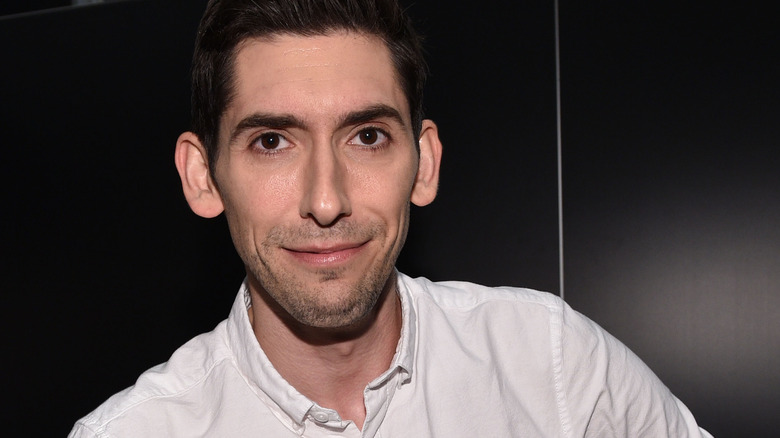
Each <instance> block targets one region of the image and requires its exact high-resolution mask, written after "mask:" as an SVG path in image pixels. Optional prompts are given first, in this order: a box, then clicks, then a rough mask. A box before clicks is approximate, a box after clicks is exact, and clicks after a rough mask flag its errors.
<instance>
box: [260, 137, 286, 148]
mask: <svg viewBox="0 0 780 438" xmlns="http://www.w3.org/2000/svg"><path fill="white" fill-rule="evenodd" d="M258 143H260V146H261V147H262V148H263V149H276V148H278V147H279V143H281V139H280V136H279V134H263V135H261V136H260V138H259V139H258Z"/></svg>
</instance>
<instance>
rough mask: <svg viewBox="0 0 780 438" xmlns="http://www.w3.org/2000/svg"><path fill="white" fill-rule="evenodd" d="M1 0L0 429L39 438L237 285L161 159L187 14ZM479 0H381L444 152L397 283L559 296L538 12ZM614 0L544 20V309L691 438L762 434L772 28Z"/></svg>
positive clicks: (774, 216) (534, 7)
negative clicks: (635, 362)
mask: <svg viewBox="0 0 780 438" xmlns="http://www.w3.org/2000/svg"><path fill="white" fill-rule="evenodd" d="M22 3H23V2H4V3H3V5H2V6H1V7H0V14H4V15H6V16H5V17H4V18H0V50H1V51H0V56H1V58H0V59H2V60H3V62H2V63H3V67H2V68H0V93H1V94H0V99H2V104H1V105H0V117H1V118H0V128H2V130H1V131H0V133H1V134H0V139H1V140H2V142H3V146H4V150H5V159H3V160H1V164H0V166H1V167H0V169H2V175H3V180H2V181H3V201H4V202H3V203H2V205H3V212H4V214H3V215H2V221H3V222H2V225H3V226H2V235H0V238H1V239H2V245H3V248H4V250H3V254H4V259H5V260H6V262H5V263H4V264H3V275H2V282H1V283H0V291H2V292H3V293H2V300H3V301H2V312H3V314H2V321H3V327H2V328H3V330H2V336H3V339H2V342H3V346H4V356H3V357H4V360H3V369H2V370H3V375H4V376H5V377H4V379H3V385H4V388H3V394H4V395H5V396H6V400H8V401H9V402H10V403H6V405H9V404H10V405H11V409H10V410H9V409H8V407H6V409H5V410H4V416H8V418H7V420H6V421H5V424H8V425H9V429H10V430H25V431H28V432H27V433H26V434H27V435H30V434H31V435H36V436H37V435H40V436H64V435H66V434H67V432H68V430H69V429H70V427H71V426H72V424H73V422H74V421H75V420H76V419H77V418H79V417H81V416H83V415H85V414H86V413H87V412H89V411H90V410H91V409H93V408H95V407H96V406H97V405H98V404H99V403H101V402H102V401H103V400H105V399H106V398H107V397H108V396H110V395H111V394H113V393H115V392H117V391H119V390H121V389H123V388H125V387H127V386H129V385H131V384H132V383H133V381H134V380H135V378H136V377H137V376H138V375H139V374H140V373H141V372H143V371H144V370H145V369H147V368H149V367H151V366H152V365H155V364H157V363H159V362H162V361H165V360H166V359H167V358H168V356H169V355H170V354H171V352H172V351H173V350H174V349H175V348H176V347H178V346H179V345H181V344H182V343H184V342H186V341H187V340H188V339H189V338H191V337H192V336H194V335H196V334H198V333H201V332H204V331H207V330H210V329H211V328H213V326H214V325H216V324H217V323H218V322H219V321H220V320H222V319H224V318H225V316H226V315H227V313H228V310H229V307H230V304H231V303H232V300H233V298H234V296H235V292H236V290H237V288H238V286H239V284H240V281H241V279H242V277H243V273H242V267H241V264H240V262H239V260H238V257H237V256H236V255H235V252H234V251H233V248H232V244H231V242H230V238H229V236H228V233H227V229H226V225H225V223H224V220H223V218H221V217H220V218H217V219H214V220H205V219H201V218H199V217H197V216H195V215H194V214H192V213H191V212H190V211H189V208H188V207H187V205H186V203H185V201H184V199H183V196H182V195H181V189H180V182H179V180H178V176H177V174H176V171H175V168H174V166H173V146H174V144H175V141H176V137H177V136H178V134H179V133H180V132H181V131H183V130H186V129H187V128H188V111H189V79H188V70H189V59H190V56H191V51H192V44H193V41H194V33H195V28H196V26H197V21H198V19H199V17H200V14H201V13H202V9H203V5H204V3H205V2H204V1H203V0H198V1H193V0H164V1H163V0H159V1H154V0H135V1H127V2H111V3H108V4H102V5H94V6H85V7H78V8H69V7H65V6H66V5H67V3H68V2H64V3H65V4H56V5H55V4H51V2H50V3H48V4H46V5H44V4H39V5H35V3H34V2H24V4H25V6H24V7H21V6H15V5H17V4H19V5H21V4H22ZM61 3H62V2H61ZM493 3H498V2H480V4H463V5H459V6H457V5H454V4H449V5H448V8H447V9H445V10H443V9H441V6H438V7H437V6H436V4H434V2H431V1H423V0H419V1H417V2H411V1H408V2H405V4H408V5H410V12H411V14H412V15H413V16H414V17H415V18H416V19H417V21H418V26H419V28H420V29H421V30H422V31H423V33H424V34H426V35H427V44H426V46H427V48H428V51H429V52H430V56H429V59H430V64H431V70H432V76H431V79H430V82H429V86H428V88H427V91H426V93H427V95H426V102H427V108H426V109H427V113H428V116H429V117H431V118H433V119H434V120H436V121H437V123H438V124H439V127H440V131H441V136H442V140H443V142H444V146H445V151H444V152H445V155H444V159H443V168H442V181H441V190H440V195H439V198H438V199H437V200H436V201H435V202H434V203H433V204H432V205H431V206H428V207H425V208H422V209H417V208H414V209H413V211H412V215H413V218H412V228H411V230H410V235H409V241H408V243H407V247H406V249H405V251H404V253H403V254H402V258H401V260H399V267H400V268H401V269H402V270H403V271H404V272H407V273H409V274H412V275H425V276H427V277H429V278H432V279H434V280H444V279H461V280H471V281H476V282H480V283H485V284H490V285H505V284H506V285H519V286H527V287H532V288H536V289H542V290H547V291H550V292H553V293H560V292H561V290H560V283H559V255H560V254H559V239H558V171H557V135H556V86H555V85H556V83H555V73H556V71H555V14H554V4H553V2H552V1H539V0H535V1H521V2H514V3H512V4H511V6H510V5H505V4H493ZM636 3H639V2H630V3H629V2H619V1H615V0H612V1H600V2H574V1H561V4H560V25H561V28H560V49H561V90H562V93H561V114H562V117H561V122H562V127H563V129H562V136H561V139H562V145H563V149H562V150H563V154H562V160H563V172H562V179H563V187H562V193H563V198H562V204H563V230H564V233H563V237H564V239H563V263H564V273H565V275H564V292H565V294H564V296H565V298H566V300H567V301H568V302H569V303H570V304H571V305H572V306H573V307H574V308H575V309H578V310H580V311H581V312H583V313H585V314H586V315H588V316H589V317H591V318H593V319H594V320H595V321H596V322H598V323H600V324H601V325H603V326H604V327H605V328H607V329H608V330H609V331H610V332H612V333H613V334H615V335H616V336H617V337H618V338H619V339H621V340H622V341H624V342H625V343H626V344H627V345H628V346H629V347H631V348H632V349H633V350H634V351H635V352H636V353H637V354H638V355H639V356H640V357H641V358H642V359H644V360H645V361H646V362H647V363H648V364H649V365H650V366H651V368H653V369H654V370H655V371H656V372H657V374H658V375H659V376H660V377H661V379H662V380H663V381H664V382H665V383H667V385H669V387H670V388H671V389H672V391H673V392H674V393H675V394H676V395H677V396H678V397H679V398H681V399H682V400H683V401H684V402H685V403H686V404H687V405H688V407H689V408H690V409H691V410H692V411H693V413H694V415H695V416H696V417H697V420H698V421H699V423H700V424H701V425H702V426H703V427H705V428H706V429H708V430H709V431H710V432H711V433H713V434H714V435H715V436H768V435H770V433H771V432H772V431H775V430H776V428H777V426H778V423H777V421H776V419H775V416H776V415H775V412H776V411H777V409H778V408H780V373H778V372H777V371H776V370H777V369H780V322H778V321H779V320H780V318H778V315H780V231H778V230H779V229H780V226H779V225H780V171H778V168H779V166H780V152H778V146H780V144H779V143H780V142H779V141H778V138H780V136H779V135H778V134H780V133H779V132H778V131H780V123H778V122H780V95H779V94H780V89H779V87H778V85H777V84H776V81H777V78H778V77H780V71H778V70H780V67H778V65H780V63H778V55H777V54H778V53H780V52H779V50H780V47H778V46H779V45H780V37H779V36H778V34H777V32H778V30H777V29H778V28H780V26H778V22H777V21H778V20H777V18H775V17H774V16H772V14H771V13H769V11H765V10H761V9H760V8H756V6H755V5H750V6H752V8H748V7H747V6H738V5H736V4H731V3H726V2H704V1H695V2H670V1H656V2H642V3H641V4H636ZM34 5H35V7H37V8H44V7H58V9H51V10H48V11H43V12H37V13H30V12H25V11H29V10H31V9H32V8H33V6H34ZM9 14H17V15H9ZM14 426H16V428H14Z"/></svg>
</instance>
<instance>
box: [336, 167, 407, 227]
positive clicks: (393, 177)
mask: <svg viewBox="0 0 780 438" xmlns="http://www.w3.org/2000/svg"><path fill="white" fill-rule="evenodd" d="M404 158H406V157H404ZM416 163H417V161H416V156H415V157H414V160H409V159H405V160H398V161H397V162H395V164H394V163H388V164H385V165H381V166H357V168H355V169H352V170H351V171H350V174H351V179H352V181H353V182H352V184H351V189H352V195H353V196H352V197H353V198H355V197H356V196H359V197H360V198H361V199H362V200H363V202H365V204H366V205H367V206H369V208H370V209H371V210H373V211H374V213H378V214H381V215H382V216H384V217H385V219H386V220H397V219H396V218H399V217H403V215H404V214H405V211H406V209H407V205H408V203H409V198H410V195H411V190H412V186H413V183H414V178H415V175H416V173H417V168H416ZM356 200H357V199H353V201H356ZM353 207H354V206H353Z"/></svg>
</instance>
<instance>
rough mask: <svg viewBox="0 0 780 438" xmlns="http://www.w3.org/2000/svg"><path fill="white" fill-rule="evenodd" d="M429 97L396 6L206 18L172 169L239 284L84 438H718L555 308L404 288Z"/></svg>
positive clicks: (646, 374)
mask: <svg viewBox="0 0 780 438" xmlns="http://www.w3.org/2000/svg"><path fill="white" fill-rule="evenodd" d="M424 76H425V67H424V62H423V59H422V56H421V48H420V42H419V39H418V37H417V36H416V35H415V33H414V32H413V30H412V28H411V26H410V25H409V23H408V20H407V18H406V17H405V16H404V14H403V13H402V11H401V9H400V8H399V6H398V5H397V4H396V3H395V2H394V1H392V0H376V1H367V0H321V1H313V0H267V1H266V0H222V1H220V0H213V1H211V2H210V3H209V5H208V7H207V10H206V13H205V15H204V17H203V20H202V22H201V27H200V30H199V32H198V39H197V41H196V49H195V56H194V66H193V128H194V129H193V132H187V133H184V134H182V135H181V136H180V137H179V139H178V142H177V145H176V153H175V161H176V167H177V169H178V171H179V174H180V176H181V180H182V186H183V190H184V194H185V197H186V199H187V201H188V202H189V205H190V206H191V208H192V210H193V211H194V212H195V213H197V214H199V215H201V216H204V217H213V216H216V215H219V214H221V213H222V212H224V213H225V215H226V217H227V220H228V224H229V227H230V232H231V236H232V238H233V242H234V244H235V247H236V250H237V251H238V253H239V255H240V256H241V258H242V260H243V262H244V264H245V266H246V272H247V276H246V280H245V281H244V283H243V285H242V286H241V289H240V290H239V293H238V296H237V298H236V301H235V304H234V306H233V309H232V311H231V313H230V316H229V318H228V319H227V320H226V321H224V322H223V323H221V324H220V325H219V326H217V328H216V329H215V330H214V331H212V332H210V333H207V334H204V335H201V336H198V337H196V338H194V339H193V340H192V341H190V342H189V343H187V344H185V345H184V346H183V347H181V348H180V349H179V350H177V351H176V352H175V353H174V354H173V356H172V357H171V358H170V360H169V361H168V362H167V363H165V364H162V365H160V366H158V367H155V368H152V369H150V370H149V371H147V372H146V373H144V374H143V375H142V376H141V377H140V378H139V380H138V381H137V382H136V384H135V385H134V386H133V387H131V388H128V389H127V390H125V391H123V392H121V393H119V394H116V395H115V396H113V397H112V398H110V399H109V400H108V401H106V402H105V403H104V404H103V405H102V406H101V407H99V408H98V409H97V410H96V411H94V412H92V413H91V414H89V415H88V416H87V417H85V418H83V419H82V420H80V421H79V422H77V424H76V426H75V427H74V429H73V431H72V432H71V436H72V437H120V436H133V437H135V436H143V437H150V436H165V437H176V436H187V437H190V436H217V437H223V436H271V437H285V436H307V437H318V436H352V437H357V436H365V437H374V436H384V437H422V436H433V437H459V436H463V437H474V436H491V437H492V436H500V437H504V436H567V437H568V436H602V437H603V436H630V437H635V436H701V435H702V434H705V436H707V435H706V433H705V432H702V431H700V429H699V428H698V426H697V425H696V423H695V421H694V419H693V417H692V416H691V414H690V412H689V411H688V410H687V409H686V408H685V406H684V405H683V404H682V403H681V402H679V401H678V400H677V399H676V398H674V396H673V395H672V394H670V393H669V391H668V390H667V389H666V388H665V387H664V386H663V384H662V383H661V382H660V381H659V380H658V379H657V378H656V377H655V376H654V375H653V374H652V373H651V372H650V371H649V370H648V369H647V368H646V367H645V366H644V365H643V364H642V363H641V361H639V359H637V358H636V357H635V356H634V355H633V354H632V353H631V352H630V351H628V350H627V349H626V348H625V347H624V346H623V345H622V344H620V343H619V342H618V341H616V340H615V339H614V338H612V337H610V336H609V335H608V334H607V333H605V332H604V331H602V330H601V329H600V328H599V327H597V326H596V325H595V324H594V323H592V322H591V321H589V320H587V319H585V318H584V317H582V316H581V315H579V314H577V313H576V312H574V311H573V310H571V309H569V308H568V307H567V306H566V305H565V304H564V303H563V302H562V301H560V300H559V299H558V298H557V297H554V296H552V295H549V294H544V293H539V292H534V291H529V290H522V289H509V288H503V289H493V288H487V287H482V286H478V285H474V284H468V283H456V282H449V283H431V282H429V281H427V280H425V279H412V278H409V277H407V276H404V275H403V274H400V273H398V272H397V271H396V270H395V268H394V264H395V261H396V258H397V256H398V254H399V252H400V250H401V247H402V246H403V243H404V240H405V237H406V231H407V227H408V220H409V205H410V202H412V203H414V204H415V205H418V206H424V205H426V204H428V203H430V202H432V201H433V199H434V198H435V196H436V191H437V184H438V176H439V163H440V160H441V153H442V146H441V143H440V142H439V138H438V133H437V128H436V125H435V124H434V123H433V122H431V121H429V120H423V118H422V111H421V108H422V102H421V100H422V99H421V90H422V87H423V82H424Z"/></svg>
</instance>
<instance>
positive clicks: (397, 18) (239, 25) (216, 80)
mask: <svg viewBox="0 0 780 438" xmlns="http://www.w3.org/2000/svg"><path fill="white" fill-rule="evenodd" d="M339 30H346V31H354V32H357V33H362V34H366V35H371V36H376V37H378V38H379V39H381V40H382V41H383V42H384V44H385V45H386V46H387V48H388V49H389V51H390V57H391V61H392V62H393V66H394V68H395V72H396V75H397V78H396V80H398V81H399V84H400V86H401V89H402V90H403V92H404V94H405V95H406V99H407V103H408V104H409V111H410V114H411V122H412V131H413V133H414V138H415V145H417V139H418V138H419V136H420V131H421V129H422V128H421V126H422V119H423V108H422V94H423V88H424V84H425V77H426V74H427V67H426V64H425V60H424V57H423V49H422V37H421V36H420V35H419V34H418V33H417V32H416V31H415V30H414V28H413V26H412V23H411V18H410V17H409V16H408V15H407V14H406V13H405V11H404V10H403V9H402V8H401V6H400V5H399V4H398V2H397V0H210V1H209V3H208V5H207V6H206V11H205V12H204V14H203V18H202V19H201V21H200V25H199V28H198V34H197V38H196V40H195V51H194V55H193V60H192V102H191V105H192V108H191V110H192V114H191V117H192V130H193V132H194V133H195V134H196V135H197V136H198V138H199V139H200V140H201V141H202V142H203V144H204V147H205V148H206V152H207V155H208V160H209V170H210V171H211V172H212V175H213V174H214V169H215V167H214V166H215V163H216V159H217V155H218V153H217V143H218V139H219V125H220V121H221V119H222V115H223V113H224V112H225V109H226V108H227V107H228V105H230V103H231V101H232V100H233V99H234V97H235V81H234V78H233V76H234V73H235V59H236V56H237V51H238V47H239V45H240V44H241V43H242V42H243V41H245V40H247V39H250V38H262V37H268V36H274V35H282V34H288V35H300V36H318V35H327V34H330V33H332V32H334V31H339Z"/></svg>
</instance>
